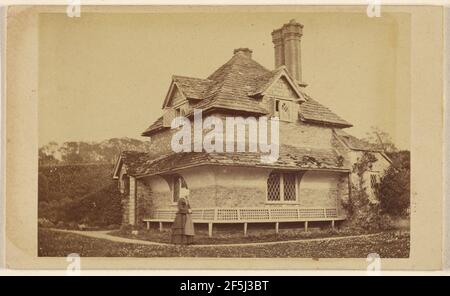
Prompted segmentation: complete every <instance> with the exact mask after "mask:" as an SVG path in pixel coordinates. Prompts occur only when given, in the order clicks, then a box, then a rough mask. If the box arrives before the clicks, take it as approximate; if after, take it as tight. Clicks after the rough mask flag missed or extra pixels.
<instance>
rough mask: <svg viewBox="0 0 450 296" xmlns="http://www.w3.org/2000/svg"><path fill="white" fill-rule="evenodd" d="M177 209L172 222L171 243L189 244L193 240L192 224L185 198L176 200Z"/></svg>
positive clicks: (189, 208) (189, 209)
mask: <svg viewBox="0 0 450 296" xmlns="http://www.w3.org/2000/svg"><path fill="white" fill-rule="evenodd" d="M177 206H178V211H177V214H176V216H175V221H173V224H172V239H171V240H172V243H173V244H177V245H189V244H192V242H193V241H194V224H193V222H192V216H191V213H192V211H191V207H190V205H189V202H188V200H187V199H186V198H184V197H181V198H180V199H179V200H178V204H177Z"/></svg>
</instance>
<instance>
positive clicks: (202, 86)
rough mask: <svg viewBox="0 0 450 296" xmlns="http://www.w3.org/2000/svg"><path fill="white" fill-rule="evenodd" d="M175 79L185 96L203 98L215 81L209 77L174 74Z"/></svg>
mask: <svg viewBox="0 0 450 296" xmlns="http://www.w3.org/2000/svg"><path fill="white" fill-rule="evenodd" d="M172 79H173V81H174V82H175V83H176V84H177V85H178V86H179V87H180V90H181V91H182V92H183V94H184V96H185V97H186V98H188V99H197V100H200V99H203V98H204V97H205V92H206V90H207V89H208V88H209V86H211V84H212V83H213V81H211V80H208V79H201V78H193V77H185V76H178V75H173V76H172Z"/></svg>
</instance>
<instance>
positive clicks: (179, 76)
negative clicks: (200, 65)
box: [172, 74, 213, 82]
mask: <svg viewBox="0 0 450 296" xmlns="http://www.w3.org/2000/svg"><path fill="white" fill-rule="evenodd" d="M176 78H188V79H197V80H204V81H211V82H212V81H213V80H211V79H208V78H198V77H192V76H184V75H176V74H173V75H172V79H176Z"/></svg>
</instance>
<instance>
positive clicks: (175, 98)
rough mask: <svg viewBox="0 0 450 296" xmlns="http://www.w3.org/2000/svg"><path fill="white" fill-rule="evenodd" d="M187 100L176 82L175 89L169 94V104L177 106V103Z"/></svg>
mask: <svg viewBox="0 0 450 296" xmlns="http://www.w3.org/2000/svg"><path fill="white" fill-rule="evenodd" d="M185 100H186V98H185V97H184V95H183V94H182V93H181V91H180V90H179V88H178V86H176V84H175V85H174V87H173V89H172V93H171V95H170V96H169V101H168V102H167V106H176V105H178V104H180V103H182V102H183V101H185Z"/></svg>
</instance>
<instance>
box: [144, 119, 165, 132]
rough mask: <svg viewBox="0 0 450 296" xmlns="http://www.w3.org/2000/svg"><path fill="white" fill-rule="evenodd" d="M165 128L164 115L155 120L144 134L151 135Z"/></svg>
mask: <svg viewBox="0 0 450 296" xmlns="http://www.w3.org/2000/svg"><path fill="white" fill-rule="evenodd" d="M161 129H164V126H163V118H162V116H161V117H160V118H158V119H157V120H156V121H155V122H153V123H152V124H151V125H150V126H149V127H148V128H147V129H146V130H145V131H144V132H143V133H142V136H150V135H152V134H153V133H154V132H156V131H158V130H161Z"/></svg>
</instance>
